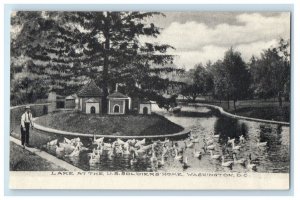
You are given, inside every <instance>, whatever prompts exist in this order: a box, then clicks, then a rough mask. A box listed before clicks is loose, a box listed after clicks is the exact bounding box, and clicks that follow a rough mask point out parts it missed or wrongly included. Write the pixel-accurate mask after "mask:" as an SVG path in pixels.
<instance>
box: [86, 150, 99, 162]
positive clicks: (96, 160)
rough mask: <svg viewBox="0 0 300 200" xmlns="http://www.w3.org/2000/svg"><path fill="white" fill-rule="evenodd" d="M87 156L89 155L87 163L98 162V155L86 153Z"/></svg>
mask: <svg viewBox="0 0 300 200" xmlns="http://www.w3.org/2000/svg"><path fill="white" fill-rule="evenodd" d="M88 157H89V164H96V163H100V156H96V155H95V154H93V153H88Z"/></svg>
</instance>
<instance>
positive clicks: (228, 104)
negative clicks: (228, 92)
mask: <svg viewBox="0 0 300 200" xmlns="http://www.w3.org/2000/svg"><path fill="white" fill-rule="evenodd" d="M229 108H230V100H229V96H227V109H228V110H229Z"/></svg>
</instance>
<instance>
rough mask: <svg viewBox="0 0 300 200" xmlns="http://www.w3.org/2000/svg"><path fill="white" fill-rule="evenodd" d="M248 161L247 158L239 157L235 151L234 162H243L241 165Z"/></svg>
mask: <svg viewBox="0 0 300 200" xmlns="http://www.w3.org/2000/svg"><path fill="white" fill-rule="evenodd" d="M246 161H247V160H246V159H245V158H241V159H237V156H236V153H233V162H234V163H237V164H241V165H244V166H245V164H246Z"/></svg>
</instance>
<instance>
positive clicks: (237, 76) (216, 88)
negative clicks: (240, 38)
mask: <svg viewBox="0 0 300 200" xmlns="http://www.w3.org/2000/svg"><path fill="white" fill-rule="evenodd" d="M289 48H290V46H289V42H288V41H285V40H283V39H281V40H280V41H279V42H278V45H277V46H276V47H270V48H268V49H266V50H264V51H263V52H262V53H261V56H260V57H259V58H256V57H254V56H253V57H252V58H251V60H250V62H249V63H246V62H245V61H244V60H243V59H242V56H241V53H240V52H238V51H234V50H233V48H230V49H229V50H228V51H226V52H225V55H224V58H223V59H222V60H218V61H216V62H215V63H211V62H208V63H207V65H206V66H205V67H203V65H202V64H198V65H196V66H195V67H194V68H193V69H191V70H189V71H187V72H186V73H185V76H186V78H185V79H184V80H185V82H186V86H185V87H183V89H182V90H181V94H182V95H183V96H185V97H187V98H188V99H191V100H193V101H195V100H196V98H197V97H199V96H206V95H211V96H212V97H214V98H215V99H219V100H227V101H228V107H229V101H230V100H233V103H234V104H233V105H234V107H235V103H236V101H238V100H243V99H256V98H259V99H268V98H274V97H276V98H278V102H279V105H280V106H281V105H282V97H284V98H285V100H289V96H290V53H289V52H290V49H289Z"/></svg>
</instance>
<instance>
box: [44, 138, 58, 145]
mask: <svg viewBox="0 0 300 200" xmlns="http://www.w3.org/2000/svg"><path fill="white" fill-rule="evenodd" d="M57 141H58V140H57V139H55V140H52V141H50V142H48V143H47V146H55V145H57Z"/></svg>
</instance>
